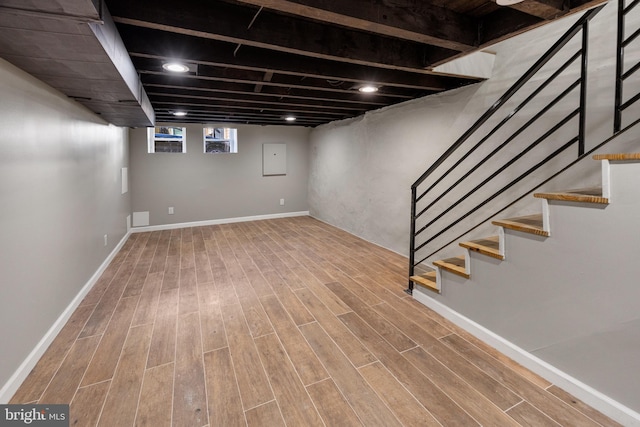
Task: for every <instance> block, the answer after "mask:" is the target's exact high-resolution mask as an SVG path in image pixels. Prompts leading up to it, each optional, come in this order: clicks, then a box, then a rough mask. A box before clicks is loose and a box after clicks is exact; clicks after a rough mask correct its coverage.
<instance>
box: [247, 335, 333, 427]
mask: <svg viewBox="0 0 640 427" xmlns="http://www.w3.org/2000/svg"><path fill="white" fill-rule="evenodd" d="M255 343H256V347H257V348H258V353H259V354H260V357H261V359H262V364H263V365H264V367H265V370H266V372H267V376H268V378H269V382H270V383H271V388H272V389H273V393H274V394H275V396H276V401H277V402H278V404H279V405H280V410H281V412H282V416H283V418H284V420H285V423H286V424H288V425H293V426H324V423H323V422H322V419H321V418H320V414H318V411H317V410H316V408H315V406H314V405H313V403H312V402H311V398H310V397H309V395H308V394H307V390H306V389H305V388H304V385H303V384H302V381H301V380H300V378H299V377H298V374H297V372H296V370H295V369H294V367H293V365H292V364H291V362H290V361H289V358H288V356H287V354H286V353H285V351H284V349H283V348H282V346H281V345H280V341H279V340H278V337H277V336H276V335H275V334H270V335H265V336H263V337H260V338H256V340H255Z"/></svg>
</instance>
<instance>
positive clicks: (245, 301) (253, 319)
mask: <svg viewBox="0 0 640 427" xmlns="http://www.w3.org/2000/svg"><path fill="white" fill-rule="evenodd" d="M238 299H239V300H240V306H241V307H242V311H243V313H244V317H245V319H246V320H247V326H248V327H249V331H250V332H251V336H252V337H254V338H257V337H261V336H263V335H267V334H271V333H273V327H272V326H271V323H270V322H269V318H268V317H267V313H265V312H264V308H263V307H262V304H260V300H259V299H258V297H257V296H256V295H255V294H254V293H253V290H251V291H248V290H246V289H245V292H242V291H240V292H239V296H238Z"/></svg>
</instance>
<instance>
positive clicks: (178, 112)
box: [173, 111, 187, 117]
mask: <svg viewBox="0 0 640 427" xmlns="http://www.w3.org/2000/svg"><path fill="white" fill-rule="evenodd" d="M173 115H174V116H178V117H184V116H186V115H187V112H186V111H174V112H173Z"/></svg>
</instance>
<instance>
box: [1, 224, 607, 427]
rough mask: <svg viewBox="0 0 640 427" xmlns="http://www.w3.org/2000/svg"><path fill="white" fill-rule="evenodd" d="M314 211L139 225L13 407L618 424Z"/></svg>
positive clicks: (80, 412)
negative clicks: (142, 228)
mask: <svg viewBox="0 0 640 427" xmlns="http://www.w3.org/2000/svg"><path fill="white" fill-rule="evenodd" d="M406 264H407V260H406V258H403V257H402V256H399V255H397V254H394V253H392V252H389V251H387V250H385V249H382V248H380V247H377V246H375V245H372V244H370V243H367V242H364V241H362V240H361V239H359V238H357V237H354V236H352V235H350V234H348V233H346V232H344V231H341V230H338V229H336V228H334V227H331V226H328V225H326V224H324V223H322V222H319V221H316V220H314V219H312V218H309V217H299V218H289V219H277V220H266V221H257V222H247V223H239V224H227V225H216V226H208V227H198V228H185V229H178V230H171V231H157V232H150V233H138V234H133V235H131V236H130V238H129V239H128V241H127V242H126V243H125V245H124V247H123V248H122V250H121V251H120V252H119V253H118V254H117V256H116V257H115V259H114V260H113V261H112V262H111V264H110V265H109V267H108V268H107V270H106V271H105V272H104V274H103V275H102V276H101V278H100V279H99V280H98V282H97V283H96V285H95V286H94V288H93V289H92V290H91V292H90V293H89V294H88V295H87V297H86V298H85V299H84V301H83V302H82V304H81V305H80V307H78V309H77V310H76V311H75V312H74V314H73V315H72V316H71V319H70V320H69V322H68V323H67V325H66V326H65V327H64V328H63V330H62V331H61V332H60V334H59V335H58V336H57V338H56V339H55V340H54V342H53V343H52V344H51V346H50V347H49V349H48V350H47V351H46V353H45V354H44V356H43V357H42V358H41V360H40V361H39V363H38V364H37V366H36V367H35V368H34V369H33V371H32V372H31V374H30V375H29V376H28V378H27V379H26V380H25V381H24V383H23V384H22V386H21V387H20V389H19V390H18V391H17V393H16V394H15V396H14V397H13V399H12V401H11V402H12V403H34V402H38V403H43V404H45V403H70V404H71V425H73V426H96V425H100V426H118V427H124V426H133V425H135V426H151V427H157V426H178V427H202V426H210V427H214V426H222V427H226V426H279V425H281V426H295V427H298V426H328V427H333V426H341V427H342V426H352V425H353V426H358V425H360V426H366V427H369V426H384V427H388V426H394V425H395V426H431V425H433V426H460V425H464V426H471V425H499V426H507V425H513V426H517V425H523V426H526V425H535V426H538V425H550V426H557V425H563V426H567V425H571V426H615V425H617V424H616V423H615V422H613V421H612V420H610V419H608V418H607V417H605V416H604V415H602V414H600V413H598V412H597V411H595V410H593V409H592V408H590V407H589V406H587V405H585V404H584V403H582V402H579V401H578V400H577V399H575V398H573V397H572V396H570V395H568V394H567V393H565V392H564V391H562V390H561V389H559V388H558V387H556V386H555V385H553V384H550V383H549V382H547V381H546V380H544V379H543V378H540V377H539V376H537V375H535V374H533V373H532V372H530V371H528V370H526V369H524V368H523V367H521V366H520V365H518V364H516V363H515V362H513V361H511V360H510V359H508V358H506V357H505V356H504V355H502V354H500V353H498V352H497V351H496V350H495V349H492V348H490V347H488V346H487V345H485V344H484V343H482V342H481V341H479V340H478V339H476V338H474V337H473V336H471V335H470V334H468V333H466V332H465V331H463V330H461V329H459V328H457V327H456V326H455V325H453V324H451V323H449V322H447V321H446V320H445V319H443V318H442V317H440V316H438V315H437V314H436V313H434V312H433V311H430V310H429V309H427V308H426V307H424V306H422V305H420V304H418V303H416V302H415V301H413V300H412V299H411V298H410V297H409V296H407V295H406V294H405V293H404V292H403V290H404V288H405V286H406V282H407V280H406V276H405V272H406Z"/></svg>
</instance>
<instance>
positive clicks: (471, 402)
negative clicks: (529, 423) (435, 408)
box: [403, 347, 517, 426]
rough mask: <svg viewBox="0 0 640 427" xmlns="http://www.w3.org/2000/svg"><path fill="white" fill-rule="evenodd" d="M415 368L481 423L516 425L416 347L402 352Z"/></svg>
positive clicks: (489, 402)
mask: <svg viewBox="0 0 640 427" xmlns="http://www.w3.org/2000/svg"><path fill="white" fill-rule="evenodd" d="M403 355H404V357H405V358H406V359H407V360H408V361H409V362H411V363H412V364H413V365H414V366H415V367H416V368H418V369H419V370H421V371H422V373H423V374H425V375H428V377H429V379H430V380H431V381H433V383H434V384H436V385H437V386H438V387H440V389H441V390H443V391H444V392H445V393H446V394H447V395H448V396H449V397H451V398H452V399H453V400H454V401H456V402H457V403H458V405H459V406H461V407H462V409H464V410H465V411H467V413H468V414H469V415H471V416H472V417H473V418H474V419H475V420H477V421H479V422H480V424H482V425H496V426H498V425H499V426H517V423H515V422H514V421H513V419H511V418H510V417H508V416H507V415H505V413H504V412H503V411H502V410H501V409H500V408H498V407H497V406H495V405H494V404H493V402H491V401H490V400H489V399H487V398H486V397H484V396H483V395H482V394H480V393H479V392H478V391H477V390H475V389H474V388H473V387H471V386H470V385H469V384H468V383H466V382H465V381H463V380H462V378H460V377H458V376H457V375H456V374H454V373H453V372H452V371H451V370H449V369H448V368H447V367H445V366H444V365H443V364H441V363H440V362H438V361H437V360H436V359H435V358H434V357H433V356H431V355H430V354H429V353H427V352H426V351H424V349H422V348H420V347H417V348H414V349H411V350H408V351H406V352H404V353H403Z"/></svg>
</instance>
